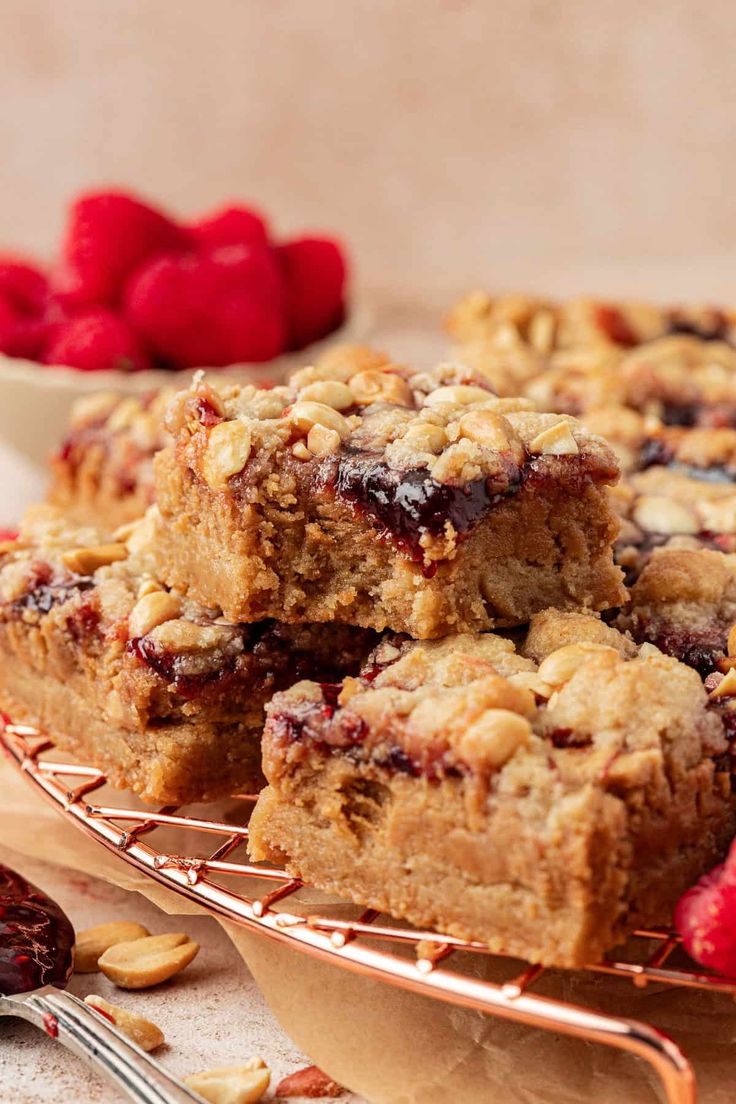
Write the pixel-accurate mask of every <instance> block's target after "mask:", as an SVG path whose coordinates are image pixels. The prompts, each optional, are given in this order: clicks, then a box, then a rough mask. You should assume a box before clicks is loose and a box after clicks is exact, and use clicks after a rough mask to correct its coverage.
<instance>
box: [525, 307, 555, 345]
mask: <svg viewBox="0 0 736 1104" xmlns="http://www.w3.org/2000/svg"><path fill="white" fill-rule="evenodd" d="M554 340H555V316H554V315H553V314H552V311H549V310H539V311H537V312H536V314H535V315H534V316H533V318H532V320H531V322H530V323H529V344H530V345H531V346H532V347H533V348H534V349H536V350H537V352H538V353H549V352H550V351H551V349H552V346H553V345H554Z"/></svg>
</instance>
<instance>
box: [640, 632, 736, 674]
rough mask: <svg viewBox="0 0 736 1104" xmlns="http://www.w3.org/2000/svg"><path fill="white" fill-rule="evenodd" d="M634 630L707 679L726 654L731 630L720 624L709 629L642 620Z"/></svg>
mask: <svg viewBox="0 0 736 1104" xmlns="http://www.w3.org/2000/svg"><path fill="white" fill-rule="evenodd" d="M631 631H632V635H633V637H634V640H635V641H636V642H637V644H643V643H647V644H654V646H655V647H656V648H659V650H660V651H661V652H664V653H665V655H669V656H673V657H674V658H675V659H679V661H680V662H681V663H684V664H686V665H687V666H688V667H693V668H694V669H695V670H696V671H697V672H698V674H699V675H700V677H701V678H703V679H706V678H707V677H708V675H710V674H711V673H712V672H713V671H716V670H717V668H718V664H719V662H720V660H722V659H723V658H724V657H725V655H726V635H727V633H726V631H724V630H723V629H722V628H720V627H719V626H718V625H713V626H711V627H709V628H707V629H692V628H690V629H683V628H680V627H678V626H677V625H673V624H666V623H665V624H662V623H660V624H657V625H647V624H645V623H641V622H640V623H638V624H634V625H633V626H632V630H631Z"/></svg>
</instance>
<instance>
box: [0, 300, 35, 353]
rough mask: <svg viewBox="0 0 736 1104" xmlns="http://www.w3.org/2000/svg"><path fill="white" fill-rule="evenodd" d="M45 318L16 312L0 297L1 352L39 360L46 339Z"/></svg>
mask: <svg viewBox="0 0 736 1104" xmlns="http://www.w3.org/2000/svg"><path fill="white" fill-rule="evenodd" d="M46 333H47V325H46V322H45V321H44V319H43V318H34V317H32V316H31V315H19V314H16V313H15V312H14V311H13V310H11V308H10V307H9V306H8V304H7V303H6V302H4V301H3V300H2V299H0V353H4V354H5V356H9V357H22V358H23V359H24V360H38V359H39V357H40V356H41V351H42V349H43V346H44V342H45V340H46Z"/></svg>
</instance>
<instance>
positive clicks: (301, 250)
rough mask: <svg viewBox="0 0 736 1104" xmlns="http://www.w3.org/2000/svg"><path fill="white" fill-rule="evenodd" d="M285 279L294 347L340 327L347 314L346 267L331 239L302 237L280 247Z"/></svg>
mask: <svg viewBox="0 0 736 1104" xmlns="http://www.w3.org/2000/svg"><path fill="white" fill-rule="evenodd" d="M278 253H279V257H280V260H281V263H282V266H283V270H284V277H285V280H286V313H287V316H288V319H289V329H290V337H291V345H292V346H293V347H294V348H297V349H298V348H301V347H302V346H303V345H308V344H309V343H310V342H312V341H317V340H318V339H319V338H320V337H324V336H325V335H326V334H328V333H330V332H331V331H332V330H334V329H336V328H337V326H339V325H340V323H341V321H342V319H343V316H344V314H345V283H346V279H347V265H346V262H345V256H344V254H343V251H342V249H341V247H340V245H339V244H338V243H337V242H335V241H331V240H330V239H329V238H299V239H297V240H295V241H292V242H287V243H286V244H285V245H282V246H280V248H279V250H278Z"/></svg>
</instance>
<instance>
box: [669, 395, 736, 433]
mask: <svg viewBox="0 0 736 1104" xmlns="http://www.w3.org/2000/svg"><path fill="white" fill-rule="evenodd" d="M660 416H661V419H662V421H663V422H664V424H665V425H670V426H684V427H686V428H687V427H692V426H699V427H700V428H702V429H732V428H734V427H736V403H732V402H722V403H713V404H712V405H710V406H708V405H706V404H705V403H677V402H672V401H668V402H663V403H662V409H661V414H660Z"/></svg>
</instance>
